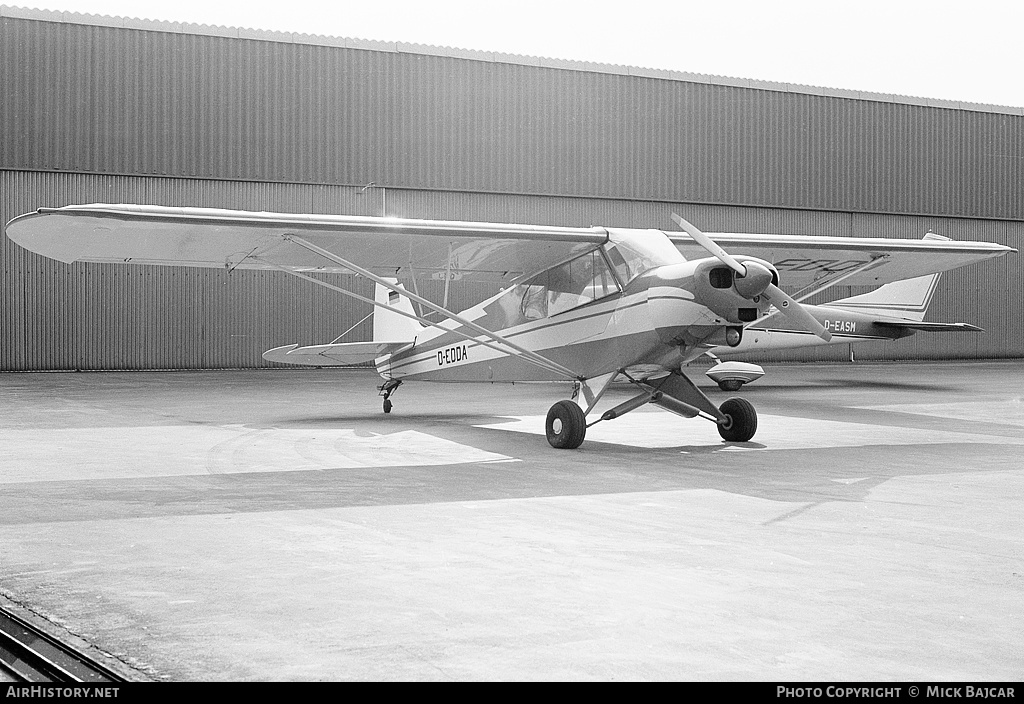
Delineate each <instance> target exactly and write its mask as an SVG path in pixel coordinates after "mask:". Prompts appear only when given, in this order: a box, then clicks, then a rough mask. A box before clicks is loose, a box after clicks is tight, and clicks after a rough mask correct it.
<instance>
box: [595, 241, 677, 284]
mask: <svg viewBox="0 0 1024 704" xmlns="http://www.w3.org/2000/svg"><path fill="white" fill-rule="evenodd" d="M608 234H609V242H608V244H606V245H605V246H604V248H605V251H606V252H607V253H608V259H609V261H611V263H612V266H613V267H615V274H616V275H617V276H618V277H619V280H620V281H622V283H623V285H625V284H628V283H629V282H630V281H632V280H633V279H635V278H636V277H638V276H640V274H643V273H644V272H645V271H650V270H651V269H654V268H655V267H659V266H665V265H666V264H680V263H682V262H685V261H686V259H685V258H684V257H683V255H682V254H680V253H679V250H678V249H676V246H675V245H674V244H672V241H671V240H670V239H669V238H668V237H666V236H665V233H663V232H661V231H660V230H616V229H611V228H609V230H608Z"/></svg>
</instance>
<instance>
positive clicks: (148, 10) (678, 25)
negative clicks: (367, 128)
mask: <svg viewBox="0 0 1024 704" xmlns="http://www.w3.org/2000/svg"><path fill="white" fill-rule="evenodd" d="M6 3H7V4H8V5H12V6H22V7H39V8H41V9H47V10H66V11H74V12H85V13H93V14H101V15H115V16H122V17H143V18H146V19H156V20H169V21H175V22H195V23H199V24H212V25H224V26H233V27H247V28H253V29H267V30H277V31H285V32H303V33H308V34H322V35H329V36H338V37H355V38H361V39H379V40H385V41H400V42H412V43H419V44H432V45H436V46H451V47H459V48H463V49H480V50H484V51H498V52H505V53H511V54H522V55H526V56H548V57H553V58H560V59H574V60H579V61H597V62H601V63H610V64H621V65H628V66H643V67H649V68H661V69H670V70H675V71H689V72H693V73H707V74H714V75H721V76H734V77H740V78H756V79H761V80H769V81H779V82H783V83H798V84H805V85H814V86H825V87H831V88H846V89H851V90H863V91H870V92H875V93H896V94H899V95H911V96H919V97H927V98H942V99H946V100H962V101H967V102H975V103H989V104H994V105H1011V106H1019V107H1024V77H1022V76H1021V75H1020V69H1021V68H1022V67H1024V53H1022V50H1021V36H1024V2H1019V1H1017V2H1008V1H1006V0H972V1H971V2H963V1H962V0H960V1H959V2H949V1H947V0H927V1H925V0H857V1H855V2H837V1H836V0H818V1H812V0H763V1H761V2H756V1H754V0H731V1H730V0H702V1H700V2H694V1H692V0H674V1H663V0H632V1H625V0H619V1H618V2H602V1H601V0H588V1H578V0H546V1H538V0H511V1H508V0H418V1H415V0H387V1H386V2H384V1H380V2H374V1H372V0H360V1H352V0H335V1H333V2H314V1H312V0H278V2H252V1H247V2H238V1H235V0H228V1H221V0H217V1H216V2H215V1H213V0H174V1H173V2H170V1H167V0H150V1H149V2H139V0H37V2H32V3H28V2H26V3H20V2H18V1H17V0H6Z"/></svg>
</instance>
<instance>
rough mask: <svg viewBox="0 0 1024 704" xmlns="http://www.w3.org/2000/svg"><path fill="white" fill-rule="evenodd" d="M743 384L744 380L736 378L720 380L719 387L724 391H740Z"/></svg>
mask: <svg viewBox="0 0 1024 704" xmlns="http://www.w3.org/2000/svg"><path fill="white" fill-rule="evenodd" d="M741 386H743V382H742V381H736V380H735V379H728V380H726V381H720V382H718V388H720V389H721V390H722V391H739V390H740V387H741Z"/></svg>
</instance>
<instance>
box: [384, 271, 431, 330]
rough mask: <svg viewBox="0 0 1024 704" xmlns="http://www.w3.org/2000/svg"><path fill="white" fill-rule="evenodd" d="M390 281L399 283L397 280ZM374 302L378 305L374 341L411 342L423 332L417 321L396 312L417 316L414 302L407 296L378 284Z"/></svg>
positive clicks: (402, 287) (400, 286)
mask: <svg viewBox="0 0 1024 704" xmlns="http://www.w3.org/2000/svg"><path fill="white" fill-rule="evenodd" d="M388 280H389V281H392V282H393V283H398V282H397V280H396V279H388ZM398 287H399V288H401V289H404V288H405V287H404V286H402V285H401V284H398ZM373 300H374V301H375V302H376V303H377V307H376V308H374V310H373V339H374V341H378V342H380V341H382V342H397V341H403V342H411V341H413V340H415V339H416V337H417V336H418V335H419V334H420V333H421V332H422V330H423V326H422V325H420V324H419V323H418V322H417V321H416V320H413V319H412V318H408V317H406V316H404V315H402V314H401V313H396V312H394V311H402V312H403V313H407V314H410V315H415V314H416V312H415V311H414V310H413V307H412V301H411V300H409V299H408V298H406V297H405V296H403V295H401V294H400V293H398V292H396V291H392V290H391V289H389V288H387V287H385V286H381V285H380V284H377V288H376V290H375V291H374V294H373Z"/></svg>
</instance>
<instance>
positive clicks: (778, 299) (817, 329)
mask: <svg viewBox="0 0 1024 704" xmlns="http://www.w3.org/2000/svg"><path fill="white" fill-rule="evenodd" d="M761 295H762V296H764V297H765V298H766V299H768V302H769V303H771V304H772V305H773V306H775V307H776V308H777V309H778V311H779V313H781V314H782V316H783V317H785V318H788V319H789V320H790V321H791V322H792V323H794V324H796V325H799V326H800V327H802V328H803V329H804V330H809V331H810V332H813V333H814V334H815V335H817V336H818V337H820V338H821V339H822V340H824V341H825V342H828V341H829V340H831V339H832V333H830V332H829V331H828V330H826V329H825V326H824V325H822V324H821V323H819V322H818V321H817V320H815V318H814V316H813V315H811V314H810V313H808V312H807V309H806V308H804V307H803V306H802V305H800V304H799V303H797V302H796V301H795V300H794V299H793V298H791V297H790V296H789V294H787V293H786V292H785V291H783V290H782V289H781V288H779V287H778V286H776V285H775V284H769V285H768V288H766V289H765V290H764V293H762V294H761Z"/></svg>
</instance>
